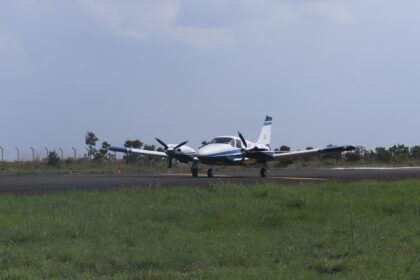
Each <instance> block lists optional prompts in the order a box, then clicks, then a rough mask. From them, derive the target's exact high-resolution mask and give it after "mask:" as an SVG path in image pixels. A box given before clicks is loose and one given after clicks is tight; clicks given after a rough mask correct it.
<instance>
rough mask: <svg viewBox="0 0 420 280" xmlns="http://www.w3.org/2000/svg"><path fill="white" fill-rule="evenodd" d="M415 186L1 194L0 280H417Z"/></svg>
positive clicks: (419, 248) (419, 233) (418, 206)
mask: <svg viewBox="0 0 420 280" xmlns="http://www.w3.org/2000/svg"><path fill="white" fill-rule="evenodd" d="M419 263H420V181H401V182H394V183H383V182H359V183H352V184H339V183H325V184H316V185H312V184H308V185H299V186H281V185H258V186H252V187H245V186H235V185H218V186H214V187H210V188H203V189H198V188H196V189H194V188H176V189H175V188H174V189H149V190H144V189H143V190H140V189H128V190H120V191H115V192H104V193H97V192H71V193H59V194H48V195H40V196H10V195H7V196H0V279H40V278H47V279H55V278H56V279H420V265H419Z"/></svg>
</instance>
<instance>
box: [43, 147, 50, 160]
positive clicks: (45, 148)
mask: <svg viewBox="0 0 420 280" xmlns="http://www.w3.org/2000/svg"><path fill="white" fill-rule="evenodd" d="M44 150H45V151H46V152H47V158H48V154H49V153H50V151H49V150H48V148H47V147H44Z"/></svg>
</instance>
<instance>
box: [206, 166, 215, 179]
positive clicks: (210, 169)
mask: <svg viewBox="0 0 420 280" xmlns="http://www.w3.org/2000/svg"><path fill="white" fill-rule="evenodd" d="M213 175H214V174H213V169H212V168H209V169H208V170H207V177H209V178H213Z"/></svg>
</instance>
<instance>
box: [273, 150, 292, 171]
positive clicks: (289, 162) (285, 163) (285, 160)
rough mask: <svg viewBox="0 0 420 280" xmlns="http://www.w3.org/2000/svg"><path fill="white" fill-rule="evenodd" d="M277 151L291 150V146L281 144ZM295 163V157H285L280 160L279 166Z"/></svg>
mask: <svg viewBox="0 0 420 280" xmlns="http://www.w3.org/2000/svg"><path fill="white" fill-rule="evenodd" d="M275 150H276V151H279V152H290V147H289V146H286V145H282V146H280V148H277V149H275ZM292 163H293V159H283V160H281V161H279V162H278V164H277V166H278V167H287V166H288V165H289V164H292Z"/></svg>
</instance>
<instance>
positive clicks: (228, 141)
mask: <svg viewBox="0 0 420 280" xmlns="http://www.w3.org/2000/svg"><path fill="white" fill-rule="evenodd" d="M210 144H228V145H231V146H233V147H235V140H234V139H233V138H229V137H217V138H214V139H213V140H211V142H210Z"/></svg>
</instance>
